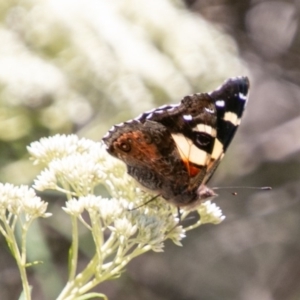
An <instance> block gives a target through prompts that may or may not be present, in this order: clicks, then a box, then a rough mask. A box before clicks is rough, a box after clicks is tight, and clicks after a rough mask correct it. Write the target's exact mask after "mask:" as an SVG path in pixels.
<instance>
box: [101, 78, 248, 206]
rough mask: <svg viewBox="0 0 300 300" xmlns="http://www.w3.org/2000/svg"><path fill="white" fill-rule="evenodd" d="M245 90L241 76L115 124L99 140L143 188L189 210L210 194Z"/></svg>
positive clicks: (238, 117)
mask: <svg viewBox="0 0 300 300" xmlns="http://www.w3.org/2000/svg"><path fill="white" fill-rule="evenodd" d="M248 89H249V81H248V79H247V78H246V77H237V78H231V79H228V80H227V81H226V82H225V83H224V84H223V85H222V86H221V87H220V88H219V89H217V90H215V91H213V92H211V93H197V94H193V95H190V96H186V97H184V98H183V99H182V100H181V102H180V103H179V104H177V105H165V106H161V107H158V108H156V109H154V110H151V111H149V112H145V113H143V114H141V115H140V116H139V117H137V118H136V119H134V120H130V121H127V122H124V123H122V124H119V125H115V126H113V127H112V129H110V130H109V131H108V133H107V134H106V135H105V136H104V137H103V141H104V143H105V144H106V146H107V151H108V152H109V153H110V154H111V155H113V156H114V157H116V158H119V159H120V160H122V161H123V162H124V163H125V164H126V165H127V172H128V174H129V175H131V176H132V177H133V178H134V179H136V181H138V182H139V183H140V185H142V186H143V187H144V188H146V189H148V190H150V191H152V192H154V193H155V194H159V195H161V196H162V197H163V198H164V199H166V200H167V201H169V202H170V203H172V204H174V205H175V206H177V207H186V208H189V209H191V208H194V207H195V206H197V205H198V204H199V203H201V202H202V201H204V200H207V199H210V198H212V197H214V196H215V195H216V194H215V193H214V192H213V191H212V190H211V189H209V188H208V187H207V186H206V184H207V182H208V180H209V179H210V178H211V176H212V174H213V173H214V171H215V169H216V168H217V166H218V164H219V162H220V161H221V159H222V158H223V156H224V152H225V151H226V149H227V147H228V145H229V143H230V141H231V140H232V138H233V136H234V133H235V131H236V129H237V127H238V126H239V124H240V119H241V116H242V113H243V110H244V107H245V104H246V99H247V94H248Z"/></svg>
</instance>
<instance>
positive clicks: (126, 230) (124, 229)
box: [109, 217, 137, 239]
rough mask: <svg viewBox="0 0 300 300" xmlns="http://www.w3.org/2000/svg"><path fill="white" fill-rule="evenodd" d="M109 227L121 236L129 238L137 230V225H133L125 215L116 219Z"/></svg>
mask: <svg viewBox="0 0 300 300" xmlns="http://www.w3.org/2000/svg"><path fill="white" fill-rule="evenodd" d="M109 228H110V229H111V230H112V231H114V232H116V233H117V234H118V235H120V236H122V237H123V238H125V239H126V238H129V237H131V236H132V235H134V234H135V233H136V231H137V225H133V224H132V223H131V222H130V221H129V220H128V219H127V218H126V217H123V218H120V219H116V220H115V222H114V225H113V226H109Z"/></svg>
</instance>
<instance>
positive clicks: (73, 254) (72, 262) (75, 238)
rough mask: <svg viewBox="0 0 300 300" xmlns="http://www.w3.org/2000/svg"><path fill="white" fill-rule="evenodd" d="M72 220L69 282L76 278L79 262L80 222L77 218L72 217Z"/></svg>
mask: <svg viewBox="0 0 300 300" xmlns="http://www.w3.org/2000/svg"><path fill="white" fill-rule="evenodd" d="M71 220H72V246H71V249H70V255H71V257H70V272H69V280H68V282H71V281H73V280H74V278H75V276H76V270H77V260H78V222H77V218H76V217H75V216H72V217H71Z"/></svg>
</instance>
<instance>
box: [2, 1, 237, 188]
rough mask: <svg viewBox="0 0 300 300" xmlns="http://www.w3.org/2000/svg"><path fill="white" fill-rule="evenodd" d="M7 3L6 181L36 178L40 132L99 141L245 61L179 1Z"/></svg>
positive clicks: (225, 38)
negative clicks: (33, 151) (34, 146)
mask: <svg viewBox="0 0 300 300" xmlns="http://www.w3.org/2000/svg"><path fill="white" fill-rule="evenodd" d="M0 7H1V9H0V10H1V12H2V14H1V15H2V18H1V19H2V22H1V28H0V39H1V44H2V46H1V49H0V87H1V90H0V126H1V128H5V130H2V131H1V132H0V141H2V142H3V143H4V144H5V146H4V148H7V151H4V153H3V152H2V157H1V162H2V164H1V172H0V174H1V175H0V180H1V181H9V182H13V183H27V182H30V181H31V179H32V176H33V174H31V173H30V172H26V169H29V168H31V167H30V166H29V165H28V163H27V164H26V162H25V161H27V158H26V157H25V158H24V155H25V146H26V145H28V144H29V142H31V141H34V140H37V139H38V138H39V137H41V136H48V135H52V134H54V133H58V132H59V133H71V132H77V133H78V134H80V135H84V136H87V137H91V138H94V139H96V140H100V139H101V137H102V135H103V134H104V133H105V132H106V131H107V129H108V128H109V127H110V126H111V125H112V124H114V123H117V122H120V121H122V120H124V119H128V118H130V117H133V116H134V115H136V114H139V113H141V112H142V111H144V110H146V109H150V108H152V107H154V106H156V105H158V104H162V103H167V102H171V101H173V102H174V101H175V102H178V101H179V99H180V98H181V97H182V96H184V95H185V94H188V93H191V92H192V91H195V90H197V91H198V90H206V89H207V88H212V87H214V86H215V85H219V84H220V82H222V81H223V80H224V79H225V78H226V77H228V76H229V75H236V74H239V73H240V72H242V69H243V67H242V64H241V63H240V62H239V60H238V58H237V48H236V45H235V43H234V42H233V40H232V39H230V38H229V37H228V36H226V35H225V34H222V33H221V32H220V31H217V30H216V29H215V28H213V26H212V25H210V24H209V23H207V22H206V21H204V20H203V19H201V18H199V17H198V16H196V15H195V14H192V13H190V12H188V11H187V10H185V8H184V6H183V4H182V3H180V2H177V3H176V4H175V3H172V2H170V1H166V0H164V1H151V2H149V3H143V2H141V1H137V0H135V1H134V0H127V1H103V0H102V1H99V0H97V1H96V0H94V1H88V2H86V1H82V0H81V1H80V0H77V1H42V2H41V1H34V0H24V1H21V2H19V1H16V2H14V1H11V2H10V4H8V3H7V1H1V2H0ZM159 16H163V17H159ZM187 32H188V40H187V36H186V33H187ZM229 63H230V70H229V67H228V66H229ZM210 70H213V72H211V71H210ZM137 104H138V105H137ZM16 148H17V149H16ZM5 154H6V155H5ZM11 164H12V165H14V167H13V166H12V165H11ZM16 169H19V170H21V172H16ZM24 173H25V174H26V175H27V176H24V175H23V174H24Z"/></svg>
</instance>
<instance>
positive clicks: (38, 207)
mask: <svg viewBox="0 0 300 300" xmlns="http://www.w3.org/2000/svg"><path fill="white" fill-rule="evenodd" d="M47 206H48V203H46V202H44V201H42V200H41V198H40V197H26V198H23V201H22V208H23V210H24V212H25V214H26V218H27V220H28V219H34V218H38V217H43V218H46V217H49V216H51V213H46V210H47Z"/></svg>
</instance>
